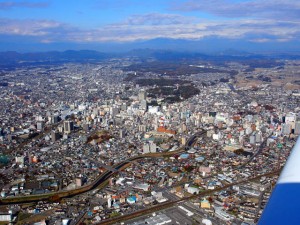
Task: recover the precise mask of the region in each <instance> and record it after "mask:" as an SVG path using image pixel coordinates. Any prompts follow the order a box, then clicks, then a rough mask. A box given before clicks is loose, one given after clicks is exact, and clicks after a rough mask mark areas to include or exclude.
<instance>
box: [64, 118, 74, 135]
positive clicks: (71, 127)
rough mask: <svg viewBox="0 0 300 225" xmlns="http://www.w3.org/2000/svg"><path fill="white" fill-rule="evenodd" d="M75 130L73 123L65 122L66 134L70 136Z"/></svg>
mask: <svg viewBox="0 0 300 225" xmlns="http://www.w3.org/2000/svg"><path fill="white" fill-rule="evenodd" d="M73 130H74V123H73V121H69V120H68V121H65V122H64V132H65V133H67V134H70V133H71V131H73Z"/></svg>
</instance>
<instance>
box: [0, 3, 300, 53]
mask: <svg viewBox="0 0 300 225" xmlns="http://www.w3.org/2000/svg"><path fill="white" fill-rule="evenodd" d="M299 38H300V1H299V0H247V1H244V0H151V1H143V0H15V1H7V0H0V51H5V50H17V51H38V50H41V51H44V50H65V49H96V50H106V51H109V50H110V48H111V50H117V49H118V48H120V49H122V48H123V49H126V47H124V46H127V48H134V46H137V47H140V46H142V47H157V48H164V47H166V48H176V47H178V48H180V49H183V50H184V49H186V50H192V49H193V47H194V48H195V49H197V50H199V51H201V49H203V50H205V49H206V50H207V49H211V50H217V49H218V48H224V49H225V48H226V47H228V48H238V49H241V50H253V51H259V50H266V51H285V50H286V51H293V50H294V51H299V50H300V42H299V40H300V39H299ZM141 43H142V44H141ZM184 46H186V47H184Z"/></svg>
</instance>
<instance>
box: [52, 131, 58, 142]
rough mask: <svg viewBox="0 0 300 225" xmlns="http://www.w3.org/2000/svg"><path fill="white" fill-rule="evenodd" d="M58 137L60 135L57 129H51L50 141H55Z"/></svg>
mask: <svg viewBox="0 0 300 225" xmlns="http://www.w3.org/2000/svg"><path fill="white" fill-rule="evenodd" d="M59 138H60V135H59V133H58V132H57V131H54V130H53V131H51V141H52V142H55V141H57V140H58V139H59Z"/></svg>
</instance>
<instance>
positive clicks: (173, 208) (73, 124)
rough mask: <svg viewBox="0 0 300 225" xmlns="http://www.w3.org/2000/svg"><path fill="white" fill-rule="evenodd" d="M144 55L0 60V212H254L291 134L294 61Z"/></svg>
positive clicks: (96, 215) (105, 216)
mask: <svg viewBox="0 0 300 225" xmlns="http://www.w3.org/2000/svg"><path fill="white" fill-rule="evenodd" d="M147 60H148V61H147V62H145V61H144V60H141V59H139V58H138V57H126V58H125V57H122V58H112V59H107V60H101V61H99V62H82V63H80V62H65V63H57V64H51V63H48V64H47V63H40V64H38V65H35V64H28V65H27V64H26V65H17V66H14V67H9V68H6V67H2V69H1V70H0V73H1V77H0V97H1V101H0V104H1V106H0V177H1V179H0V193H1V197H0V224H36V225H38V224H56V225H58V224H128V225H129V224H130V225H140V224H170V225H171V224H189V225H193V224H205V225H210V224H243V225H246V224H251V225H253V224H256V223H257V222H258V220H259V218H260V216H261V214H262V211H263V209H264V207H265V205H266V203H267V201H268V199H269V197H270V194H271V192H272V190H273V187H274V185H275V184H276V181H277V179H278V176H279V174H280V171H281V169H282V167H283V166H284V164H285V162H286V160H287V157H288V156H289V154H290V151H291V149H292V147H293V146H294V144H295V142H296V140H297V137H298V135H299V134H300V104H299V101H300V92H299V91H300V88H299V85H300V81H299V80H297V79H299V73H298V72H297V71H299V69H300V61H299V60H273V61H272V62H273V64H267V63H266V64H267V65H262V64H257V65H252V64H250V63H244V62H243V61H239V60H230V61H224V62H222V63H214V62H211V61H209V60H207V61H205V60H198V61H197V60H195V59H194V60H192V61H190V62H186V61H185V63H178V65H180V66H178V65H177V67H176V66H175V69H174V70H173V68H174V67H172V66H173V65H170V64H167V63H166V62H163V63H160V64H155V63H153V62H152V61H153V60H154V59H152V58H150V59H147ZM251 63H252V62H251ZM162 64H163V65H162ZM170 68H171V69H170ZM287 204H288V203H287Z"/></svg>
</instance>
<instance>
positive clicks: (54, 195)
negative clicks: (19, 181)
mask: <svg viewBox="0 0 300 225" xmlns="http://www.w3.org/2000/svg"><path fill="white" fill-rule="evenodd" d="M205 133H206V131H201V132H198V133H196V134H194V135H193V136H191V137H190V138H189V140H188V142H187V144H186V145H185V146H182V147H180V148H178V149H177V150H176V151H172V152H156V153H147V154H143V155H138V156H134V157H131V158H129V159H127V160H125V161H123V162H120V163H118V164H116V165H114V166H113V167H112V169H111V170H106V171H105V172H103V173H102V174H101V175H99V177H97V178H96V179H95V180H94V181H93V182H92V183H90V184H88V185H85V186H83V187H80V188H77V189H73V190H67V191H58V192H50V193H46V194H39V195H29V196H16V197H7V198H0V205H8V204H23V203H29V202H38V201H52V202H55V201H59V200H61V199H62V198H71V197H74V196H76V195H79V194H83V193H85V192H88V191H91V190H93V189H96V188H103V187H105V185H106V184H107V183H108V180H109V178H111V177H112V176H113V175H115V174H116V173H118V171H119V170H122V169H124V168H126V167H127V166H128V165H130V163H131V162H133V161H136V160H139V159H143V158H159V157H169V156H173V155H174V154H178V153H182V152H185V149H186V147H191V146H192V145H193V143H194V142H195V140H196V138H197V137H199V136H201V135H203V134H205Z"/></svg>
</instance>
